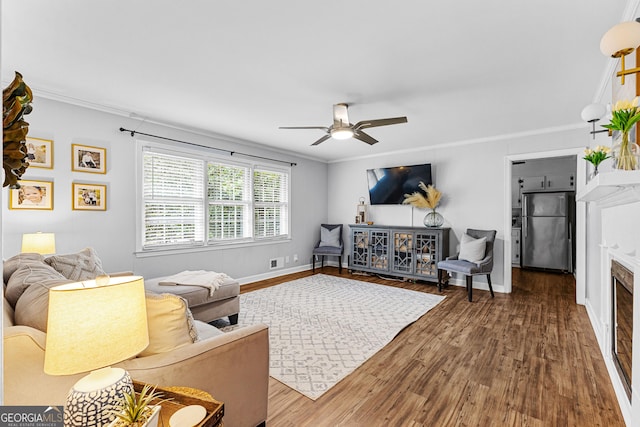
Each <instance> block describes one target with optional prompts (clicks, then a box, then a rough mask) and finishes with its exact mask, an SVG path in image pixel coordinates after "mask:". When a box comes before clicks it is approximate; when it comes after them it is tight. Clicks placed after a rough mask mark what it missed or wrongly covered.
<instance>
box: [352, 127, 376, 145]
mask: <svg viewBox="0 0 640 427" xmlns="http://www.w3.org/2000/svg"><path fill="white" fill-rule="evenodd" d="M353 137H354V138H355V139H358V140H360V141H362V142H366V143H367V144H369V145H373V144H375V143H377V142H378V140H377V139H375V138H373V137H372V136H371V135H369V134H366V133H364V132H362V131H361V130H356V131H354V132H353Z"/></svg>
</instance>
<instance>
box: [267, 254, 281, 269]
mask: <svg viewBox="0 0 640 427" xmlns="http://www.w3.org/2000/svg"><path fill="white" fill-rule="evenodd" d="M283 265H284V257H279V258H271V259H270V260H269V269H271V270H273V269H274V268H282V266H283Z"/></svg>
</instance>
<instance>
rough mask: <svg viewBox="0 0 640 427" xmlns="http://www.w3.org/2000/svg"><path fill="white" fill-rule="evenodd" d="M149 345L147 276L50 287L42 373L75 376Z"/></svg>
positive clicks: (126, 356) (101, 366) (120, 359)
mask: <svg viewBox="0 0 640 427" xmlns="http://www.w3.org/2000/svg"><path fill="white" fill-rule="evenodd" d="M148 345H149V334H148V331H147V307H146V303H145V295H144V280H143V279H142V277H140V276H127V277H115V278H111V279H110V280H109V284H107V285H104V286H99V285H98V284H97V283H96V281H95V280H89V281H85V282H77V283H69V284H66V285H60V286H56V287H54V288H51V289H50V290H49V317H48V322H47V342H46V351H45V359H44V371H45V372H46V373H47V374H50V375H71V374H77V373H80V372H87V371H91V370H94V369H98V368H103V367H105V366H109V365H111V364H114V363H118V362H121V361H123V360H126V359H128V358H130V357H133V356H135V355H136V354H138V353H140V352H141V351H142V350H144V349H145V348H146V347H147V346H148Z"/></svg>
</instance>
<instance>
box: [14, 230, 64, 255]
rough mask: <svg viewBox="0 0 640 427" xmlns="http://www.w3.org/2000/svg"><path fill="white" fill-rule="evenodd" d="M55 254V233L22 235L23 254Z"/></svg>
mask: <svg viewBox="0 0 640 427" xmlns="http://www.w3.org/2000/svg"><path fill="white" fill-rule="evenodd" d="M26 252H29V253H37V254H42V255H45V254H55V253H56V235H55V234H53V233H29V234H23V235H22V253H26Z"/></svg>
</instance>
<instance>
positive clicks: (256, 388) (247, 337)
mask: <svg viewBox="0 0 640 427" xmlns="http://www.w3.org/2000/svg"><path fill="white" fill-rule="evenodd" d="M3 320H4V402H3V403H4V405H64V403H65V399H66V395H67V392H68V391H69V389H71V387H72V386H73V384H75V382H76V381H78V380H79V379H80V378H82V377H83V376H84V375H85V374H79V375H69V376H51V375H47V374H45V373H44V351H45V340H46V334H45V333H44V332H42V331H40V330H37V329H35V328H31V327H29V326H21V325H14V316H13V309H12V308H11V306H10V305H9V304H8V302H7V301H6V299H4V318H3ZM197 327H198V331H199V333H200V336H201V337H203V336H209V335H208V333H207V328H213V326H210V325H208V324H205V323H203V322H197ZM214 335H215V336H212V337H210V338H205V339H203V340H201V341H199V342H195V343H192V344H189V345H186V346H184V347H181V348H178V349H175V350H173V351H170V352H167V353H162V354H154V355H151V356H146V357H137V358H134V359H130V360H126V361H124V362H121V363H118V364H117V365H114V366H117V367H121V368H124V369H126V370H127V371H128V372H129V374H130V375H131V377H132V378H133V379H135V380H138V381H143V382H147V383H150V384H154V385H159V386H186V387H193V388H197V389H201V390H204V391H206V392H208V393H210V394H211V395H212V396H213V397H214V398H215V399H216V400H219V401H222V402H224V405H225V415H224V424H225V426H227V427H236V426H238V427H255V426H257V425H261V424H264V423H265V421H266V419H267V398H268V388H269V336H268V328H267V326H266V325H254V326H248V327H243V328H238V329H236V330H234V331H231V332H228V333H224V334H214Z"/></svg>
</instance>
